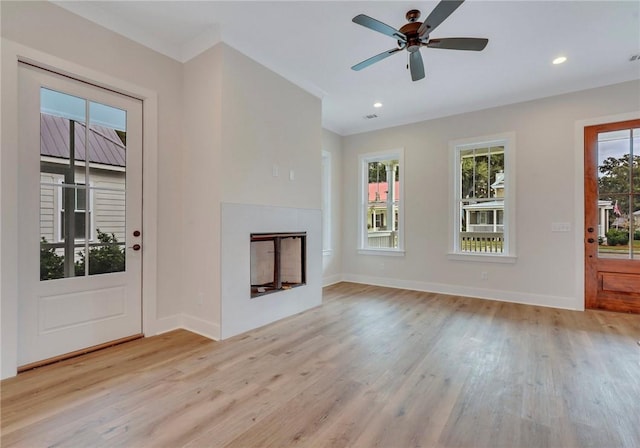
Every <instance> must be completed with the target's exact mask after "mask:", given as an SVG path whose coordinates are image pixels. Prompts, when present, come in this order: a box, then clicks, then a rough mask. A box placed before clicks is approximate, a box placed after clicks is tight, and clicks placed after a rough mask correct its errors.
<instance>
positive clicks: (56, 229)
mask: <svg viewBox="0 0 640 448" xmlns="http://www.w3.org/2000/svg"><path fill="white" fill-rule="evenodd" d="M57 183H58V184H59V185H60V187H59V188H56V190H58V191H57V194H56V201H55V204H54V207H55V209H56V216H55V218H54V224H53V227H54V228H53V232H54V237H55V241H56V242H57V243H62V242H64V239H62V238H61V237H60V231H61V229H62V217H61V214H62V192H63V191H64V187H63V186H62V185H63V184H64V178H59V179H58V180H57ZM85 186H86V188H88V189H89V208H88V210H85V211H86V212H89V241H90V242H93V241H95V230H94V227H95V219H96V217H95V213H94V211H95V210H94V208H95V207H94V201H95V199H94V194H93V193H94V185H93V181H89V184H85ZM77 211H78V210H74V211H73V213H76V212H77ZM74 241H75V242H76V243H84V242H85V239H84V238H75V239H74Z"/></svg>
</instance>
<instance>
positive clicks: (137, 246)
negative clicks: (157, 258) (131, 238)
mask: <svg viewBox="0 0 640 448" xmlns="http://www.w3.org/2000/svg"><path fill="white" fill-rule="evenodd" d="M129 249H133V250H136V251H138V250H140V249H142V246H141V245H139V244H134V245H133V246H129Z"/></svg>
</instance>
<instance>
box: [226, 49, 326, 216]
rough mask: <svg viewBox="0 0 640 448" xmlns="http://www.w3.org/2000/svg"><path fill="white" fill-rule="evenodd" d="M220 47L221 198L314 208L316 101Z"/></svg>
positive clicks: (317, 203)
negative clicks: (221, 87)
mask: <svg viewBox="0 0 640 448" xmlns="http://www.w3.org/2000/svg"><path fill="white" fill-rule="evenodd" d="M222 47H223V51H224V64H223V77H224V78H223V79H224V80H223V83H224V89H223V94H222V95H223V113H222V129H223V134H222V154H221V164H222V166H223V167H224V172H223V182H222V184H221V187H222V201H223V202H227V203H237V204H255V205H271V206H280V207H298V208H309V209H319V208H320V207H321V190H320V167H321V165H320V161H321V148H322V142H321V139H322V124H321V113H322V104H321V102H320V99H319V98H317V97H315V96H313V95H311V94H309V93H307V92H305V91H304V90H302V89H301V88H299V87H297V86H296V85H294V84H292V83H291V82H289V81H287V80H286V79H284V78H282V77H281V76H279V75H277V74H276V73H274V72H272V71H271V70H269V69H267V68H265V67H264V66H262V65H260V64H258V63H257V62H255V61H253V60H252V59H249V58H248V57H246V56H244V55H243V54H242V53H240V52H238V51H236V50H234V49H233V48H231V47H229V46H227V45H224V44H223V45H222ZM274 165H275V166H277V170H278V176H277V177H276V176H273V168H274ZM291 170H293V175H294V179H293V180H291V179H290V177H289V175H290V171H291Z"/></svg>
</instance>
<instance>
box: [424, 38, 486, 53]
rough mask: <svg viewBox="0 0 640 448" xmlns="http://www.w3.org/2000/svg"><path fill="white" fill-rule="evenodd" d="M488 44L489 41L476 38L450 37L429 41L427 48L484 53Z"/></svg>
mask: <svg viewBox="0 0 640 448" xmlns="http://www.w3.org/2000/svg"><path fill="white" fill-rule="evenodd" d="M488 42H489V39H479V38H475V37H448V38H446V39H429V42H427V47H429V48H443V49H445V50H470V51H482V50H484V47H486V46H487V43H488Z"/></svg>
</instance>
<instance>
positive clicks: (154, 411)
mask: <svg viewBox="0 0 640 448" xmlns="http://www.w3.org/2000/svg"><path fill="white" fill-rule="evenodd" d="M324 295H325V302H324V305H323V306H321V307H318V308H316V309H313V310H311V311H308V312H306V313H303V314H300V315H298V316H294V317H292V318H289V319H285V320H283V321H280V322H277V323H275V324H272V325H269V326H267V327H264V328H261V329H259V330H256V331H252V332H249V333H247V334H244V335H241V336H238V337H235V338H232V339H229V340H227V341H224V342H212V341H209V340H207V339H205V338H203V337H200V336H197V335H194V334H192V333H189V332H186V331H175V332H171V333H168V334H165V335H161V336H157V337H152V338H147V339H141V340H138V341H134V342H130V343H127V344H124V345H121V346H117V347H113V348H110V349H106V350H103V351H101V352H98V353H93V354H89V355H85V356H82V357H78V358H75V359H72V360H67V361H63V362H60V363H58V364H55V365H51V366H47V367H43V368H40V369H36V370H33V371H29V372H26V373H23V374H21V375H19V376H18V377H16V378H12V379H9V380H6V381H4V382H2V417H1V422H2V426H1V429H2V440H1V442H2V447H15V446H20V447H45V446H73V447H102V446H115V447H181V446H188V447H225V446H229V447H288V446H304V447H307V446H308V447H316V446H318V447H321V446H324V447H341V446H358V447H374V446H380V447H416V446H423V447H430V446H446V447H458V446H468V447H574V446H575V447H591V446H593V447H622V446H625V447H639V446H640V347H639V346H638V345H637V340H638V338H640V316H637V315H636V316H633V315H625V314H615V313H607V312H600V311H587V312H572V311H561V310H554V309H546V308H540V307H531V306H523V305H516V304H509V303H500V302H492V301H486V300H478V299H467V298H460V297H451V296H444V295H441V294H429V293H420V292H412V291H401V290H394V289H388V288H380V287H371V286H364V285H355V284H348V283H343V284H339V285H335V286H332V287H329V288H326V289H325V294H324Z"/></svg>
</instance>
